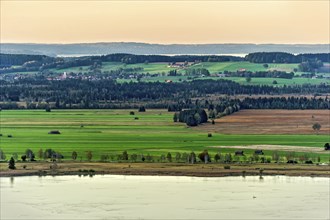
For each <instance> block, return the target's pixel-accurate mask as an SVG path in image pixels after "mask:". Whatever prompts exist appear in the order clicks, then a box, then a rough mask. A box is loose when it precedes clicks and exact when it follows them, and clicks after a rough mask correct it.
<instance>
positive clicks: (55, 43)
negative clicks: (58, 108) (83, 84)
mask: <svg viewBox="0 0 330 220" xmlns="http://www.w3.org/2000/svg"><path fill="white" fill-rule="evenodd" d="M109 43H118V44H119V43H123V44H149V45H163V46H171V45H214V44H218V45H230V44H231V45H241V44H251V45H330V42H329V43H148V42H139V41H95V42H73V43H57V42H52V43H35V42H0V44H45V45H70V44H109Z"/></svg>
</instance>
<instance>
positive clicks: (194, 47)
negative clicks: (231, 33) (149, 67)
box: [0, 42, 330, 56]
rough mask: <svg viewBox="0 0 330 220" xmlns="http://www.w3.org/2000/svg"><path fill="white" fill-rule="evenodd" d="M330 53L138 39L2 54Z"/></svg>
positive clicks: (7, 47) (312, 47)
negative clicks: (161, 42)
mask: <svg viewBox="0 0 330 220" xmlns="http://www.w3.org/2000/svg"><path fill="white" fill-rule="evenodd" d="M254 52H287V53H292V54H298V53H329V52H330V44H148V43H134V42H112V43H111V42H110V43H77V44H31V43H21V44H18V43H1V44H0V53H7V54H41V55H48V56H74V55H77V56H79V55H104V54H113V53H130V54H137V55H143V54H159V55H160V54H201V55H202V54H206V55H207V54H248V53H254Z"/></svg>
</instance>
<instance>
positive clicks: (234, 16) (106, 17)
mask: <svg viewBox="0 0 330 220" xmlns="http://www.w3.org/2000/svg"><path fill="white" fill-rule="evenodd" d="M0 2H1V42H2V43H5V42H18V43H21V42H31V43H75V42H113V41H115V42H125V41H129V42H133V41H134V42H149V43H165V44H170V43H329V38H330V35H329V29H330V24H329V20H330V18H329V14H330V12H329V10H330V3H329V0H325V1H312V0H311V1H297V0H291V1H284V0H277V1H247V0H245V1H87V0H85V1H78V0H75V1H63V0H62V1H56V0H53V1H26V0H24V1H23V0H20V1H18V0H0Z"/></svg>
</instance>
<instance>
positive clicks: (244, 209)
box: [0, 175, 330, 219]
mask: <svg viewBox="0 0 330 220" xmlns="http://www.w3.org/2000/svg"><path fill="white" fill-rule="evenodd" d="M0 183H1V191H0V192H1V194H0V196H1V210H0V219H329V218H330V217H329V216H330V214H329V206H330V178H310V177H283V176H272V177H264V178H263V179H259V177H245V178H243V177H221V178H199V177H158V176H119V175H106V176H94V177H78V176H56V177H49V176H48V177H35V176H31V177H15V178H4V177H3V178H0Z"/></svg>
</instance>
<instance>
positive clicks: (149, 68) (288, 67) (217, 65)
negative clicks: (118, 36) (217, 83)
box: [51, 61, 298, 74]
mask: <svg viewBox="0 0 330 220" xmlns="http://www.w3.org/2000/svg"><path fill="white" fill-rule="evenodd" d="M120 68H141V70H137V72H140V73H150V74H155V73H162V72H166V73H167V72H168V71H170V70H174V69H177V68H174V67H169V66H168V63H148V64H145V63H140V64H124V63H121V62H103V63H102V67H101V70H102V71H111V70H118V69H120ZM194 68H205V69H208V70H209V72H210V73H218V72H224V71H237V70H240V69H245V70H247V71H252V72H255V71H266V70H278V71H285V72H293V70H294V68H298V64H269V67H268V68H265V67H263V65H262V64H258V63H250V62H246V61H242V62H201V63H197V64H194V65H192V66H189V67H187V69H194ZM51 71H54V72H58V73H63V72H83V73H87V72H88V71H90V70H89V66H81V67H71V68H65V69H51ZM178 72H180V73H184V70H183V69H178Z"/></svg>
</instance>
